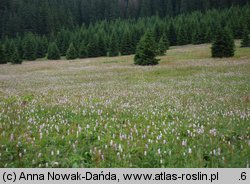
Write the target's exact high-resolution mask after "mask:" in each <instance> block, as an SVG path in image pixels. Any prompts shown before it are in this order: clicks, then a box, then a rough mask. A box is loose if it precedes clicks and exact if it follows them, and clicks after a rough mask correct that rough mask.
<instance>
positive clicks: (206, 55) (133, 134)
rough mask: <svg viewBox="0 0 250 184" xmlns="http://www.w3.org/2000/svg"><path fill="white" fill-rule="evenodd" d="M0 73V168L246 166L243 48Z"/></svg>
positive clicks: (248, 121) (248, 87)
mask: <svg viewBox="0 0 250 184" xmlns="http://www.w3.org/2000/svg"><path fill="white" fill-rule="evenodd" d="M210 47H211V45H209V44H204V45H196V46H193V45H188V46H179V47H171V49H170V50H169V51H168V52H167V54H166V56H163V57H161V61H160V64H159V65H158V66H154V67H152V66H149V67H141V66H135V65H133V56H121V57H111V58H108V57H103V58H93V59H83V60H74V61H66V60H59V61H45V60H40V61H32V62H24V63H23V64H22V65H11V64H7V65H0V167H107V168H109V167H133V168H134V167H171V168H172V167H195V168H196V167H202V168H203V167H215V168H217V167H230V168H231V167H249V162H250V157H249V155H250V137H249V134H250V49H249V48H240V47H239V42H238V41H237V49H236V55H235V57H233V58H223V59H212V58H211V53H210Z"/></svg>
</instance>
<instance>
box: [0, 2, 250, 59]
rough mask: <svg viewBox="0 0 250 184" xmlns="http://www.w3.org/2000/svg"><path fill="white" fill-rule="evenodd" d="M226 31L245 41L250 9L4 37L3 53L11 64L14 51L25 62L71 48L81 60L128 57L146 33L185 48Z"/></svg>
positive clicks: (142, 19) (127, 20) (95, 24)
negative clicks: (46, 33) (166, 39)
mask: <svg viewBox="0 0 250 184" xmlns="http://www.w3.org/2000/svg"><path fill="white" fill-rule="evenodd" d="M223 27H227V28H228V29H229V30H230V32H231V34H232V35H233V36H234V38H242V36H243V30H245V29H247V30H250V6H249V5H246V6H242V7H239V6H234V7H231V8H228V9H223V10H215V9H213V10H208V11H206V12H203V13H202V12H200V11H195V12H192V13H189V14H185V15H184V14H182V15H178V16H175V17H164V18H160V17H159V16H152V17H145V18H139V19H116V20H114V21H107V20H104V21H97V22H96V23H94V24H90V25H88V26H86V25H82V26H78V27H76V28H75V29H73V30H71V29H69V28H62V29H60V31H58V32H57V33H54V32H52V33H51V34H48V35H47V36H45V35H43V36H42V35H39V34H34V33H31V32H30V33H26V34H25V35H24V36H19V35H17V36H16V37H15V38H8V37H4V39H3V40H2V45H4V47H2V49H3V48H4V49H5V55H6V56H5V58H8V59H7V61H8V62H11V61H10V60H11V53H13V52H14V51H15V50H17V52H18V55H19V56H20V57H21V58H22V59H24V60H35V59H36V58H43V57H45V56H46V54H47V51H48V50H49V51H50V52H51V53H48V55H49V56H51V55H52V57H51V59H58V58H59V57H60V55H61V56H65V55H66V53H67V51H68V49H69V48H70V50H69V51H68V52H69V53H71V55H72V57H76V54H77V57H80V58H84V57H98V56H106V55H107V54H108V55H109V56H116V55H118V54H119V53H120V54H121V55H128V54H134V53H135V50H136V45H137V44H138V42H139V40H140V38H141V37H142V36H143V35H144V33H145V32H146V31H147V30H151V31H152V32H153V34H154V39H155V41H156V42H159V40H160V39H161V38H162V36H163V35H165V36H166V37H167V38H168V40H169V42H170V45H185V44H190V43H192V44H201V43H208V42H211V41H212V40H213V38H214V35H215V33H216V32H217V30H220V29H221V28H223ZM0 45H1V44H0ZM48 48H50V49H48ZM15 52H16V51H15ZM52 53H53V54H52ZM55 55H56V57H55V58H53V56H55Z"/></svg>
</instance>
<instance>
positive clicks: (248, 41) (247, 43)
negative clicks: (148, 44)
mask: <svg viewBox="0 0 250 184" xmlns="http://www.w3.org/2000/svg"><path fill="white" fill-rule="evenodd" d="M241 47H250V37H249V32H248V30H247V27H246V26H245V27H244V30H243V39H242V41H241Z"/></svg>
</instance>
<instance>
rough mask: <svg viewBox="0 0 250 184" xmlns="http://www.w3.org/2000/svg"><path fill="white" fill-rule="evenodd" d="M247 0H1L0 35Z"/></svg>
mask: <svg viewBox="0 0 250 184" xmlns="http://www.w3.org/2000/svg"><path fill="white" fill-rule="evenodd" d="M247 2H249V0H70V1H69V0H42V1H40V0H1V1H0V37H3V36H11V37H12V36H15V35H16V34H17V33H20V34H23V33H26V32H33V33H38V34H46V35H48V34H50V33H52V32H57V31H58V30H60V29H61V28H69V29H73V28H75V27H76V26H81V25H82V24H90V23H94V22H96V21H99V20H108V21H109V20H114V19H117V18H122V19H127V18H139V17H147V16H152V15H159V16H160V17H165V16H176V15H178V14H181V13H188V12H192V11H195V10H200V11H204V10H207V9H211V8H224V7H229V6H231V5H244V4H246V3H247Z"/></svg>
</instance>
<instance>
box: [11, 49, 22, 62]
mask: <svg viewBox="0 0 250 184" xmlns="http://www.w3.org/2000/svg"><path fill="white" fill-rule="evenodd" d="M11 63H12V64H22V59H21V58H20V56H19V53H18V50H17V48H16V46H15V47H14V51H13V53H12V56H11Z"/></svg>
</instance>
